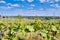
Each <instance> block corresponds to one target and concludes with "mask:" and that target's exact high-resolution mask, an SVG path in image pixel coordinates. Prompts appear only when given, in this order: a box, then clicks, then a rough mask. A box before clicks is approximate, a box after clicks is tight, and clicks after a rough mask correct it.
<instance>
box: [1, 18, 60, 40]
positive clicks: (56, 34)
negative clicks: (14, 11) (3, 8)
mask: <svg viewBox="0 0 60 40" xmlns="http://www.w3.org/2000/svg"><path fill="white" fill-rule="evenodd" d="M0 40H60V19H59V20H40V19H37V18H35V19H33V20H23V19H16V20H8V19H6V20H0Z"/></svg>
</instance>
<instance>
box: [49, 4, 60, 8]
mask: <svg viewBox="0 0 60 40" xmlns="http://www.w3.org/2000/svg"><path fill="white" fill-rule="evenodd" d="M50 6H52V7H55V8H60V6H59V4H52V5H50Z"/></svg>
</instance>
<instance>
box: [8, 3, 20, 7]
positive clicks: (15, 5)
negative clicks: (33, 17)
mask: <svg viewBox="0 0 60 40" xmlns="http://www.w3.org/2000/svg"><path fill="white" fill-rule="evenodd" d="M7 6H11V7H20V5H19V4H11V3H8V4H7Z"/></svg>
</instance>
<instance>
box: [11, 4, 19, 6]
mask: <svg viewBox="0 0 60 40" xmlns="http://www.w3.org/2000/svg"><path fill="white" fill-rule="evenodd" d="M11 6H13V7H19V5H18V4H12V5H11Z"/></svg>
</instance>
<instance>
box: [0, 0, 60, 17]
mask: <svg viewBox="0 0 60 40" xmlns="http://www.w3.org/2000/svg"><path fill="white" fill-rule="evenodd" d="M53 13H55V16H60V0H0V15H2V16H16V15H18V14H20V15H22V16H36V15H37V16H53Z"/></svg>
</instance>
